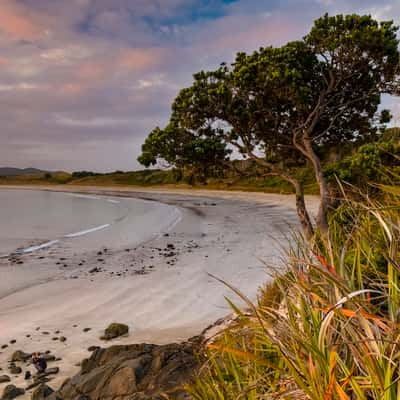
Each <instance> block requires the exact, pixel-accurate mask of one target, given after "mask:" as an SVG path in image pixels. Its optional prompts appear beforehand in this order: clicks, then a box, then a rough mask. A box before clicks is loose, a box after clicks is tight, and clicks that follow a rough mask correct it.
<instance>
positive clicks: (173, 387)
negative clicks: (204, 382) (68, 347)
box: [47, 339, 201, 400]
mask: <svg viewBox="0 0 400 400" xmlns="http://www.w3.org/2000/svg"><path fill="white" fill-rule="evenodd" d="M200 347H201V345H200V339H197V340H196V339H193V340H192V341H188V342H185V343H180V344H168V345H164V346H157V345H152V344H132V345H126V346H112V347H109V348H107V349H102V348H98V349H96V350H95V351H94V352H93V354H92V355H91V357H90V358H89V359H86V360H84V361H83V362H82V366H81V371H80V372H79V373H78V374H77V375H76V376H74V377H73V378H71V379H69V380H67V381H66V382H65V383H64V384H63V385H62V387H61V388H60V389H59V390H58V391H57V392H56V393H53V394H52V395H50V396H49V397H47V398H48V399H49V400H76V399H78V398H82V399H83V398H86V399H90V400H150V399H151V400H157V399H160V400H161V399H165V398H167V397H166V396H171V397H173V398H174V399H177V400H183V399H187V398H188V395H187V393H185V391H184V390H183V389H182V385H183V384H184V383H186V382H188V381H189V380H190V377H191V375H192V373H193V372H194V370H195V369H196V368H197V367H198V366H199V357H198V352H199V349H200Z"/></svg>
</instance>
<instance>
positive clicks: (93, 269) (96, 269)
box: [89, 267, 101, 274]
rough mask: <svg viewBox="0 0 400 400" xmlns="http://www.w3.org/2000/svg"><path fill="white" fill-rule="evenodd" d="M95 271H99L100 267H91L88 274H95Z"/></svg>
mask: <svg viewBox="0 0 400 400" xmlns="http://www.w3.org/2000/svg"><path fill="white" fill-rule="evenodd" d="M96 272H101V269H100V268H97V267H95V268H92V269H91V270H90V271H89V274H95V273H96Z"/></svg>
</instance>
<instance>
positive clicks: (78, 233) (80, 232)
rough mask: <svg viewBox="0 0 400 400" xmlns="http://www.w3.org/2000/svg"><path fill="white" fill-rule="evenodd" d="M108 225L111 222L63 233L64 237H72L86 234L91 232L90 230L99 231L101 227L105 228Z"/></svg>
mask: <svg viewBox="0 0 400 400" xmlns="http://www.w3.org/2000/svg"><path fill="white" fill-rule="evenodd" d="M110 225H111V224H104V225H100V226H96V227H94V228H90V229H85V230H84V231H79V232H75V233H69V234H68V235H65V236H64V237H66V238H73V237H77V236H83V235H87V234H88V233H92V232H96V231H101V230H103V229H106V228H108V227H109V226H110Z"/></svg>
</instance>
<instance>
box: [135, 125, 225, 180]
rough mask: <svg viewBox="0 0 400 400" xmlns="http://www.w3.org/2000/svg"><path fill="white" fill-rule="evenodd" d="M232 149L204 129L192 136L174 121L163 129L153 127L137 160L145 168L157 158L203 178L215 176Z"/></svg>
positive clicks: (153, 163)
mask: <svg viewBox="0 0 400 400" xmlns="http://www.w3.org/2000/svg"><path fill="white" fill-rule="evenodd" d="M230 153H231V150H229V149H228V148H227V147H226V144H225V143H223V142H221V141H220V140H219V139H218V138H217V137H215V135H213V134H212V133H211V132H208V130H207V129H205V130H203V131H201V130H198V131H197V132H196V135H193V134H192V133H191V132H190V131H189V130H187V129H184V128H182V127H180V126H179V125H178V124H175V123H174V122H173V121H172V122H171V123H169V124H168V125H167V127H166V128H165V129H160V128H159V127H157V128H155V129H154V130H153V131H152V132H151V133H150V135H149V136H148V137H147V139H146V141H145V143H144V144H143V145H142V154H141V155H140V156H139V157H138V161H139V162H140V163H141V164H143V165H144V166H146V167H149V166H151V165H155V164H156V163H157V161H158V160H159V159H162V160H164V161H165V162H167V164H168V165H174V166H176V167H178V168H181V169H188V170H189V171H190V177H194V176H196V177H197V179H199V180H204V179H205V177H206V176H210V175H215V174H217V173H218V172H219V171H220V170H222V168H223V166H224V165H225V163H226V162H227V161H228V159H229V154H230Z"/></svg>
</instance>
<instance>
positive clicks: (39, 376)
mask: <svg viewBox="0 0 400 400" xmlns="http://www.w3.org/2000/svg"><path fill="white" fill-rule="evenodd" d="M59 372H60V368H58V367H53V368H47V369H46V371H44V372H39V373H37V374H36V375H35V376H34V378H33V379H34V380H35V381H42V380H43V378H46V377H47V376H49V375H56V374H58V373H59Z"/></svg>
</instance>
